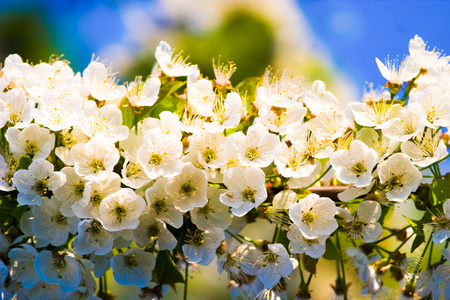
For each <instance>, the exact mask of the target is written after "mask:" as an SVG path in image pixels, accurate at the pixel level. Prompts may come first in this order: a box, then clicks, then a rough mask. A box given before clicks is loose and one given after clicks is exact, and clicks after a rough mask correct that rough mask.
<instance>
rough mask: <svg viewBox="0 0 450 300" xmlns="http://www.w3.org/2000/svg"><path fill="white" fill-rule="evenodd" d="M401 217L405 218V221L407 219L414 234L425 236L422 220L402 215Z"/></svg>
mask: <svg viewBox="0 0 450 300" xmlns="http://www.w3.org/2000/svg"><path fill="white" fill-rule="evenodd" d="M403 217H404V218H405V219H406V221H408V223H409V225H411V228H412V230H413V231H414V233H415V234H416V235H418V236H425V234H424V232H423V221H422V220H412V219H410V218H407V217H405V216H403Z"/></svg>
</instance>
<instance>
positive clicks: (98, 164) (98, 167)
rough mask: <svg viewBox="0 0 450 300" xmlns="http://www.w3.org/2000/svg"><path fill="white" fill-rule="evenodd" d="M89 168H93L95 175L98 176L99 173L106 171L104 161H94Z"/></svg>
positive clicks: (95, 159)
mask: <svg viewBox="0 0 450 300" xmlns="http://www.w3.org/2000/svg"><path fill="white" fill-rule="evenodd" d="M89 167H91V169H92V171H94V174H97V173H98V172H100V171H104V170H105V165H104V163H103V160H100V159H97V158H94V159H92V162H91V164H90V165H89Z"/></svg>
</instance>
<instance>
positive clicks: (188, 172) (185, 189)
mask: <svg viewBox="0 0 450 300" xmlns="http://www.w3.org/2000/svg"><path fill="white" fill-rule="evenodd" d="M207 185H208V182H207V181H206V176H205V174H204V173H203V172H202V171H201V170H199V169H197V168H196V167H194V166H193V165H192V164H191V163H187V164H185V165H184V167H183V170H182V171H181V173H180V174H179V175H177V176H175V177H173V178H171V179H169V180H168V181H167V183H166V185H165V187H164V189H165V191H166V193H167V194H169V196H170V197H172V198H173V199H174V201H173V204H174V206H175V207H176V208H177V209H179V210H180V211H182V212H186V211H189V210H191V209H193V208H194V207H202V206H204V205H205V204H206V203H207V202H208V199H207V198H206V187H207Z"/></svg>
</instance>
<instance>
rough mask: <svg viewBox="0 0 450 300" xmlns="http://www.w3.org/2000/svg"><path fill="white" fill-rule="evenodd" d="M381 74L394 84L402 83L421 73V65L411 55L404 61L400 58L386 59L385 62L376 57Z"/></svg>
mask: <svg viewBox="0 0 450 300" xmlns="http://www.w3.org/2000/svg"><path fill="white" fill-rule="evenodd" d="M375 61H376V63H377V66H378V69H379V70H380V73H381V75H383V77H384V78H386V80H387V81H389V82H390V83H392V84H396V85H402V84H403V82H405V81H409V80H411V79H413V78H414V77H416V76H417V75H418V74H419V71H420V66H418V65H417V64H416V63H415V62H413V61H412V60H411V58H410V57H408V58H406V59H405V60H404V61H401V62H400V61H399V60H398V59H394V60H386V62H385V64H383V63H382V62H381V61H380V60H379V59H378V58H375Z"/></svg>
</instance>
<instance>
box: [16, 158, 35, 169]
mask: <svg viewBox="0 0 450 300" xmlns="http://www.w3.org/2000/svg"><path fill="white" fill-rule="evenodd" d="M32 162H33V160H32V159H31V158H29V157H28V156H22V157H21V158H20V160H19V168H21V169H24V170H28V167H29V166H30V165H31V163H32Z"/></svg>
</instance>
